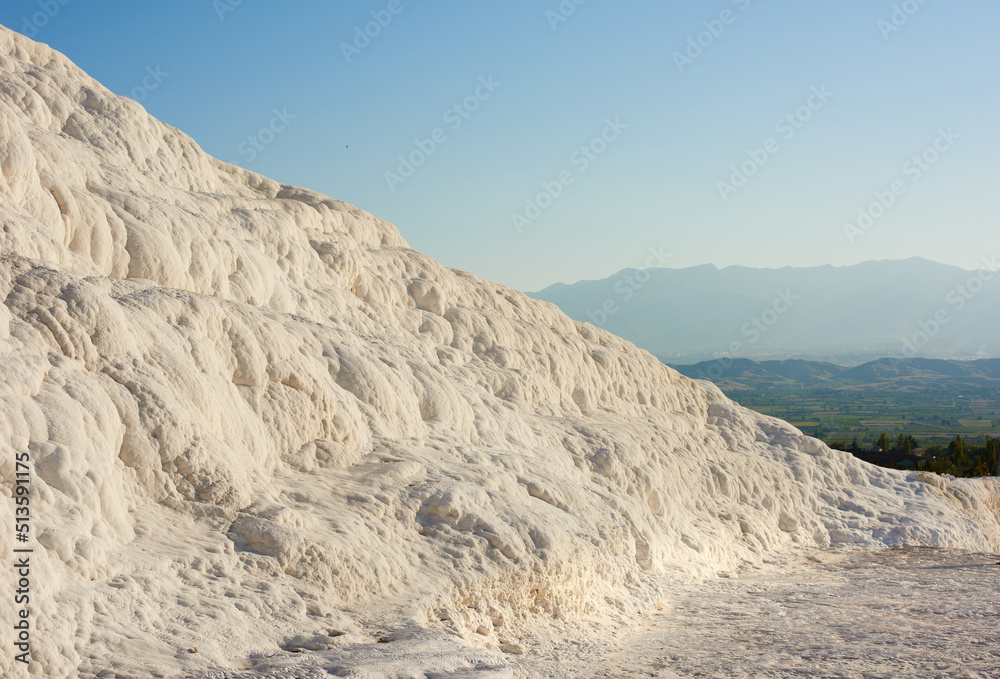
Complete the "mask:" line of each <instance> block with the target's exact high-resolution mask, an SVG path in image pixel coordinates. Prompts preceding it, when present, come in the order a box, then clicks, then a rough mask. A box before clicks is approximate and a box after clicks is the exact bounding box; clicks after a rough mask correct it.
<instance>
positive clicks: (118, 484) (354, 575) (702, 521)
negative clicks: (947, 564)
mask: <svg viewBox="0 0 1000 679" xmlns="http://www.w3.org/2000/svg"><path fill="white" fill-rule="evenodd" d="M0 170H2V177H0V219H2V233H0V252H2V255H0V257H2V259H0V298H2V299H3V305H2V306H0V442H2V450H0V475H2V477H3V484H2V489H3V493H4V494H5V495H6V497H5V498H4V500H3V501H2V502H0V517H2V520H0V553H2V554H3V559H4V562H5V563H6V562H7V560H8V558H10V555H11V554H12V550H13V549H14V548H15V547H18V546H23V545H21V544H19V543H15V542H14V530H13V526H14V500H13V499H12V497H11V495H12V492H13V490H12V489H13V488H14V486H15V454H16V453H18V452H23V451H28V452H29V453H30V458H31V470H32V471H31V474H32V476H31V489H32V490H31V497H32V504H31V511H32V517H31V521H32V523H31V531H32V535H31V543H30V546H32V547H33V548H34V550H35V551H34V553H33V555H32V572H31V580H32V582H31V590H32V601H31V611H32V618H31V622H32V658H33V661H32V664H31V665H30V668H25V667H23V666H22V665H21V664H20V663H16V662H15V661H14V649H13V640H14V639H13V633H12V632H10V631H7V632H2V633H0V637H2V638H0V675H2V676H5V677H6V676H12V677H13V676H21V675H24V676H27V675H28V673H29V671H30V674H31V675H33V676H40V677H52V678H55V677H76V676H81V677H89V676H93V675H96V674H99V673H101V672H102V671H104V672H105V674H104V675H103V676H137V677H148V676H171V675H175V674H183V673H190V674H198V673H207V672H208V671H209V670H218V669H219V668H239V667H241V666H244V665H241V664H240V663H241V659H246V658H249V657H251V656H253V655H254V654H265V655H266V654H277V656H281V654H283V653H287V652H289V651H291V650H297V651H302V652H303V653H305V654H308V653H311V652H313V651H314V650H316V649H322V648H326V647H335V646H337V645H338V644H340V645H352V644H353V645H356V646H357V647H358V648H362V649H364V648H371V649H373V650H374V649H387V650H388V649H390V648H392V647H393V644H398V645H399V646H398V647H399V648H405V647H406V643H407V642H406V639H407V638H410V637H413V636H414V635H417V636H419V635H425V636H427V638H436V639H439V640H442V641H440V645H441V646H442V647H444V646H448V647H449V648H457V649H459V650H457V651H449V653H450V655H448V654H444V655H447V657H448V658H449V660H447V662H445V660H441V661H440V663H443V665H448V667H451V668H452V669H454V670H455V671H458V670H460V669H461V668H462V667H468V668H475V667H476V666H477V663H478V664H480V665H481V664H482V663H483V662H485V661H484V660H483V658H484V657H485V658H494V659H497V658H499V659H500V660H499V661H498V662H501V663H502V662H503V658H504V657H513V655H514V654H516V653H520V652H526V653H527V652H529V651H530V650H531V648H533V646H532V644H536V645H538V647H540V648H544V646H545V644H546V643H548V642H547V641H546V640H547V639H551V638H554V637H557V636H562V635H566V634H571V633H572V634H584V633H585V632H586V631H587V630H591V629H605V630H607V629H613V628H614V627H615V626H616V625H621V624H625V623H627V622H628V621H630V620H633V619H634V618H635V616H636V614H637V612H641V611H648V610H650V608H651V606H652V605H653V602H655V601H656V599H657V597H658V592H659V588H658V585H657V583H658V582H660V583H662V582H664V580H665V579H667V578H670V577H674V578H676V577H682V576H692V575H693V576H705V575H714V574H716V573H718V572H727V573H728V572H731V571H735V570H737V569H739V568H740V567H741V565H746V564H753V563H759V562H760V561H761V560H763V559H765V558H767V557H768V555H769V554H775V553H781V552H786V553H787V552H789V551H790V550H794V549H803V548H814V547H816V546H822V547H825V546H831V545H833V546H836V545H845V544H849V545H856V546H858V547H861V548H877V547H881V546H884V545H939V546H951V547H961V548H966V549H970V550H988V551H997V550H998V549H1000V545H998V537H997V536H998V534H1000V526H998V518H997V502H996V498H997V496H998V495H1000V488H998V482H996V481H985V482H972V481H955V480H950V479H944V478H937V477H930V476H923V475H920V474H912V473H911V474H906V473H902V472H893V471H888V470H885V469H879V468H875V467H871V466H869V465H866V464H863V463H861V462H858V461H856V460H855V459H853V458H852V457H851V456H850V455H848V454H846V453H841V452H836V451H831V450H829V449H828V448H826V447H825V446H824V445H823V444H822V443H820V442H819V441H816V440H814V439H810V438H807V437H805V436H803V435H802V434H801V433H800V432H798V431H797V430H795V429H794V428H792V427H791V426H789V425H787V424H784V423H782V422H779V421H777V420H774V419H770V418H767V417H763V416H760V415H757V414H754V413H752V412H750V411H748V410H745V409H743V408H741V407H739V406H737V405H736V404H734V403H732V402H730V401H728V400H727V399H726V398H725V397H724V396H723V395H722V394H721V393H720V392H718V391H717V390H716V389H714V388H713V387H711V386H708V385H705V384H699V383H696V382H693V381H691V380H688V379H686V378H682V377H680V376H679V375H678V374H677V373H675V372H674V371H672V370H670V369H669V368H667V367H665V366H663V365H661V364H660V363H659V362H657V361H656V359H654V358H653V357H652V356H651V355H649V354H647V353H645V352H643V351H641V350H638V349H636V348H635V347H634V346H632V345H631V344H629V343H627V342H625V341H624V340H621V339H619V338H617V337H615V336H612V335H610V334H608V333H606V332H602V331H601V330H598V329H596V328H594V327H592V326H590V325H587V324H582V323H576V322H573V321H571V320H570V319H568V318H567V317H566V316H564V315H563V314H562V313H560V312H559V311H558V310H557V309H556V308H555V307H554V306H552V305H550V304H546V303H543V302H538V301H534V300H531V299H529V298H527V297H525V296H524V295H522V294H520V293H518V292H515V291H513V290H509V289H506V288H503V287H501V286H498V285H494V284H492V283H489V282H487V281H483V280H480V279H479V278H476V277H475V276H474V275H472V274H469V273H465V272H461V271H455V270H450V269H447V268H445V267H443V266H441V265H440V264H438V263H437V262H435V261H434V260H432V259H431V258H429V257H427V256H424V255H422V254H420V253H418V252H414V251H413V250H410V249H409V248H408V247H407V245H406V242H405V241H404V240H403V238H402V237H401V236H400V235H399V233H398V232H397V231H396V229H395V228H394V227H393V226H392V225H390V224H388V223H386V222H384V221H382V220H380V219H378V218H376V217H373V216H372V215H369V214H367V213H365V212H362V211H361V210H358V209H357V208H354V207H352V206H351V205H348V204H345V203H342V202H339V201H336V200H333V199H331V198H327V197H326V196H323V195H319V194H317V193H314V192H312V191H309V190H306V189H301V188H297V187H292V186H286V185H282V184H278V183H276V182H274V181H272V180H270V179H268V178H266V177H262V176H260V175H258V174H255V173H253V172H250V171H247V170H244V169H241V168H238V167H235V166H232V165H228V164H226V163H223V162H220V161H218V160H215V159H213V158H210V157H209V156H208V155H206V154H205V153H204V152H203V151H202V150H201V149H200V148H199V147H198V146H197V144H195V143H194V142H193V141H192V140H191V139H189V138H188V137H187V136H185V135H184V134H182V133H181V132H179V131H178V130H175V129H173V128H171V127H169V126H168V125H164V124H162V123H160V122H158V121H156V120H155V119H153V118H151V117H150V116H149V115H147V114H146V112H145V111H144V109H143V108H142V107H141V106H140V105H139V104H137V103H136V102H134V101H131V100H128V99H124V98H122V97H118V96H116V95H114V94H112V93H111V92H109V91H108V90H107V89H105V88H104V87H102V86H101V85H100V84H98V83H97V82H95V81H94V80H93V79H91V78H90V77H89V76H87V75H86V74H85V73H83V72H82V71H81V70H80V69H79V68H77V67H76V66H74V65H73V64H72V63H70V61H69V60H68V59H66V58H65V57H64V56H62V55H61V54H59V53H57V52H55V51H53V50H52V49H50V48H49V47H47V46H45V45H42V44H38V43H34V42H32V41H30V40H28V39H27V38H24V37H23V36H20V35H18V34H16V33H13V32H11V31H9V30H7V29H5V28H2V27H0ZM3 578H4V579H3V582H4V583H5V588H4V593H3V595H2V596H0V627H2V629H5V630H9V629H10V623H11V622H12V621H13V620H14V616H15V615H16V610H15V609H16V607H15V604H14V602H13V597H12V596H11V595H9V593H10V592H12V591H13V589H14V585H15V574H14V572H13V570H12V569H10V568H4V576H3ZM602 626H603V627H602ZM380 639H381V640H382V641H385V642H389V643H387V644H385V645H384V646H380V645H377V642H378V641H379V640H380ZM282 649H284V650H282ZM462 649H464V650H462ZM505 653H506V655H505ZM444 655H443V656H442V657H444ZM303 657H305V656H303ZM385 657H386V658H390V657H392V654H391V653H388V654H387V655H385ZM387 662H388V665H386V669H385V676H395V674H393V672H396V671H397V670H393V669H391V667H394V665H392V663H391V662H389V661H387ZM394 662H396V664H397V665H405V664H406V663H404V662H402V661H398V660H397V661H394ZM449 663H450V664H449ZM463 663H464V664H463ZM443 665H442V667H443ZM439 669H441V667H439ZM444 669H447V668H444ZM109 670H110V671H109ZM398 671H399V672H410V671H412V666H411V667H410V669H407V668H406V667H404V668H403V669H401V670H398ZM442 671H443V670H442ZM449 671H451V670H449ZM470 671H471V670H470ZM213 676H214V675H213ZM218 676H222V673H221V672H219V673H218ZM355 676H362V674H357V675H355ZM364 676H369V675H364ZM371 676H375V675H371ZM402 676H412V675H410V674H403V675H402ZM420 676H422V675H420ZM435 676H458V675H457V674H456V675H451V674H447V675H446V674H439V675H435ZM497 676H500V675H497Z"/></svg>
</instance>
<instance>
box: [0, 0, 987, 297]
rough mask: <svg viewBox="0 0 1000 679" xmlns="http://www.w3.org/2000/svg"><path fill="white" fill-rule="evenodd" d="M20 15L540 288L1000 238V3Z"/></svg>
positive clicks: (241, 141)
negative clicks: (667, 270) (659, 270)
mask: <svg viewBox="0 0 1000 679" xmlns="http://www.w3.org/2000/svg"><path fill="white" fill-rule="evenodd" d="M0 23H3V24H4V25H6V26H8V27H10V28H13V29H15V30H18V31H21V32H22V33H26V34H29V35H30V36H31V37H33V38H34V39H36V40H40V41H42V42H46V43H49V44H50V45H52V46H53V47H55V48H56V49H58V50H60V51H62V52H63V53H65V54H67V55H68V56H69V57H70V58H71V59H73V60H74V61H75V62H76V63H77V64H79V65H80V66H81V67H82V68H83V69H85V70H86V71H88V72H89V73H90V74H91V75H92V76H94V77H95V78H97V79H98V80H99V81H101V82H103V83H104V84H105V85H106V86H107V87H109V88H110V89H112V90H113V91H115V92H117V93H119V94H123V95H128V96H133V97H135V98H137V99H140V100H141V102H142V104H143V105H144V106H145V107H146V108H147V109H148V110H149V112H150V113H152V114H153V115H155V116H156V117H158V118H160V119H161V120H163V121H164V122H167V123H169V124H171V125H174V126H176V127H178V128H180V129H181V130H183V131H184V132H186V133H188V134H189V135H191V136H192V137H193V138H194V139H195V140H196V141H197V142H198V143H199V144H200V145H201V146H202V147H203V148H204V149H205V150H206V151H207V152H209V153H210V154H212V155H214V156H216V157H218V158H220V159H222V160H227V161H230V162H233V163H237V164H239V165H243V166H245V167H249V168H251V169H253V170H255V171H258V172H261V173H263V174H266V175H268V176H270V177H273V178H274V179H277V180H278V181H282V182H287V183H291V184H297V185H302V186H307V187H310V188H313V189H315V190H318V191H321V192H323V193H327V194H329V195H331V196H333V197H335V198H338V199H340V200H345V201H347V202H350V203H353V204H355V205H357V206H358V207H361V208H363V209H365V210H368V211H370V212H373V213H374V214H376V215H378V216H380V217H383V218H385V219H387V220H389V221H391V222H393V223H394V224H395V225H396V226H397V227H398V228H399V230H400V231H401V232H402V234H403V235H404V237H405V238H406V239H407V240H408V242H409V243H410V245H411V246H412V247H414V248H416V249H418V250H421V251H424V252H426V253H428V254H430V255H432V256H434V257H436V258H438V259H439V260H440V261H442V262H443V263H444V264H446V265H448V266H452V267H456V268H460V269H465V270H469V271H473V272H475V273H477V274H478V275H480V276H482V277H484V278H488V279H491V280H494V281H497V282H500V283H505V284H508V285H511V286H513V287H517V288H520V289H523V290H536V289H539V288H542V287H544V286H546V285H549V284H551V283H554V282H557V281H563V282H572V281H575V280H578V279H581V278H601V277H604V276H608V275H611V274H612V273H614V272H615V271H618V270H620V269H622V268H625V267H641V266H645V265H647V264H653V265H663V266H670V267H681V266H689V265H695V264H703V263H708V262H711V263H715V264H716V265H719V266H726V265H730V264H744V265H748V266H764V267H776V266H783V265H788V264H794V265H800V266H809V265H817V264H838V265H839V264H851V263H855V262H860V261H865V260H871V259H884V258H892V259H899V258H904V257H910V256H923V257H927V258H929V259H934V260H937V261H942V262H947V263H951V264H957V265H959V266H965V267H966V268H975V267H976V266H977V265H978V264H979V263H980V260H981V259H982V258H983V257H985V256H990V255H995V254H997V252H998V250H1000V245H998V239H997V237H996V233H997V230H996V226H997V215H998V214H1000V209H998V208H1000V191H998V190H997V188H996V183H997V179H998V172H997V169H996V162H997V159H998V158H1000V126H998V124H997V121H998V120H1000V89H998V85H1000V82H998V80H1000V78H998V75H1000V41H998V40H997V35H1000V5H998V3H997V2H996V1H995V0H962V2H945V0H923V1H920V0H906V1H905V2H904V1H900V0H863V1H862V0H848V1H836V2H835V1H834V0H827V1H826V2H816V1H809V0H768V1H767V2H765V1H764V0H735V1H734V0H712V1H708V2H680V1H674V2H666V1H664V2H637V1H628V2H621V1H619V2H610V1H608V0H563V1H562V2H561V3H560V2H559V1H558V0H550V1H548V2H546V1H540V2H517V1H508V2H477V1H471V0H470V1H466V2H448V3H445V2H432V1H431V0H377V1H358V2H331V1H329V0H327V1H322V2H321V1H318V0H301V1H297V2H287V1H286V2H277V1H267V0H215V1H214V2H213V0H170V1H169V2H167V1H165V0H127V1H126V0H111V1H108V0H102V1H101V2H88V1H86V0H32V1H27V0H4V2H3V5H2V7H0ZM366 33H367V35H366ZM274 130H277V131H276V132H275V131H274ZM935 146H936V148H935ZM914 156H917V160H916V161H914ZM401 157H402V158H403V159H405V160H406V162H401ZM734 167H735V170H736V172H735V173H734ZM734 174H735V176H734ZM539 194H542V195H541V196H539ZM876 195H879V196H880V197H881V202H882V203H883V204H885V205H888V207H885V208H883V207H882V206H881V205H877V204H876V206H875V207H874V209H868V208H869V207H870V206H871V205H872V204H873V203H875V202H876V200H877V198H876ZM528 201H531V203H532V204H533V205H534V206H535V207H532V206H531V205H529V202H528ZM862 209H865V210H866V212H867V213H868V215H869V216H871V217H872V219H870V220H867V219H866V216H865V215H863V214H861V213H860V212H859V211H860V210H862ZM848 225H850V227H851V228H847V226H848ZM651 248H652V250H653V251H656V252H666V253H669V254H670V256H669V257H661V258H656V257H652V256H651V254H650V252H651Z"/></svg>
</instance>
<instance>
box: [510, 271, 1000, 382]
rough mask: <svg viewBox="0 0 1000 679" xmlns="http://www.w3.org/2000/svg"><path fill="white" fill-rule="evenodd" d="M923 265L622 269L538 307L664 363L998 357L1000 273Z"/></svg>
mask: <svg viewBox="0 0 1000 679" xmlns="http://www.w3.org/2000/svg"><path fill="white" fill-rule="evenodd" d="M994 268H995V265H993V264H991V263H988V262H984V269H983V270H982V271H978V272H974V271H967V270H965V269H961V268H958V267H955V266H949V265H945V264H939V263H936V262H932V261H929V260H926V259H921V258H912V259H906V260H901V261H888V260H886V261H877V262H865V263H863V264H858V265H855V266H846V267H833V266H820V267H811V268H795V267H785V268H781V269H753V268H748V267H741V266H732V267H727V268H724V269H719V268H716V267H715V266H712V265H705V266H698V267H691V268H686V269H645V270H637V269H626V270H623V271H621V272H619V273H618V274H616V275H614V276H611V277H610V278H605V279H603V280H597V281H580V282H578V283H573V284H571V285H565V284H557V285H553V286H550V287H548V288H545V289H544V290H541V291H540V292H535V293H529V294H530V295H531V296H532V297H536V298H538V299H543V300H546V301H549V302H552V303H554V304H556V305H557V306H558V307H560V308H561V309H562V310H563V311H564V312H566V313H567V314H568V315H569V316H571V317H572V318H574V319H576V320H579V321H587V322H590V323H593V324H594V325H597V326H599V327H602V328H605V329H607V330H610V331H611V332H614V333H616V334H618V335H620V336H622V337H624V338H626V339H628V340H631V341H632V342H634V343H636V344H638V345H639V346H640V347H642V348H644V349H646V350H648V351H650V352H651V353H653V354H655V355H657V356H658V357H659V358H660V359H661V360H664V361H665V362H667V363H673V362H688V363H691V362H695V361H698V360H702V359H706V358H714V357H718V356H728V357H730V358H751V359H758V360H760V359H767V358H777V357H782V358H784V357H798V358H806V359H822V360H830V361H834V362H842V363H861V362H864V361H867V360H871V359H873V358H877V357H882V356H893V355H895V356H903V357H923V358H947V359H972V358H980V357H984V356H992V355H1000V314H997V313H996V310H997V309H998V308H1000V275H997V274H996V273H995V272H994V271H992V270H991V269H994Z"/></svg>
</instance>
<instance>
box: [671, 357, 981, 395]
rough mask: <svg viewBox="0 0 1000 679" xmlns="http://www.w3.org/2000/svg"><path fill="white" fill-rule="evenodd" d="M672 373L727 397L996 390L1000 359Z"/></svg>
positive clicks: (723, 363) (734, 366) (737, 363)
mask: <svg viewBox="0 0 1000 679" xmlns="http://www.w3.org/2000/svg"><path fill="white" fill-rule="evenodd" d="M672 367H673V368H674V369H675V370H677V371H678V372H680V373H681V374H682V375H686V376H688V377H693V378H696V379H703V380H711V381H712V382H715V383H716V384H717V385H719V387H721V388H722V389H724V390H726V391H731V390H736V389H766V388H768V387H795V386H802V387H814V386H823V387H830V388H832V389H847V388H861V387H864V388H871V389H889V388H891V389H894V390H897V391H909V390H916V389H935V390H939V391H949V392H950V391H955V390H961V389H980V388H986V389H990V388H993V389H997V390H1000V359H997V358H991V359H982V360H977V361H946V360H940V359H927V358H913V359H901V360H896V359H889V358H882V359H878V360H875V361H870V362H868V363H865V364H863V365H859V366H855V367H853V368H847V367H844V366H839V365H834V364H832V363H825V362H818V361H802V360H788V361H761V362H756V361H751V360H748V359H745V358H740V359H734V360H727V359H721V360H719V359H716V360H711V361H702V362H700V363H695V364H692V365H674V366H672Z"/></svg>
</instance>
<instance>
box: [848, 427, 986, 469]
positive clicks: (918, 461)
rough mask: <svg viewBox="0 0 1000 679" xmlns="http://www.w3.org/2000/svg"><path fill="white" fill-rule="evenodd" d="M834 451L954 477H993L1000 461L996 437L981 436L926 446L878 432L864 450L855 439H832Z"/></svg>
mask: <svg viewBox="0 0 1000 679" xmlns="http://www.w3.org/2000/svg"><path fill="white" fill-rule="evenodd" d="M829 445H830V447H831V448H833V449H835V450H844V451H847V452H849V453H851V454H853V455H854V456H855V457H859V458H861V459H863V460H865V461H866V462H871V463H872V464H877V465H879V466H882V467H890V468H893V469H898V468H900V467H903V468H913V469H917V470H920V471H929V472H935V473H938V474H951V475H952V476H955V477H973V476H996V475H1000V474H998V469H997V465H998V463H1000V439H995V438H985V437H984V438H983V440H982V443H981V445H975V444H974V443H972V442H970V441H969V440H967V439H964V438H962V436H961V435H958V436H956V437H955V438H954V440H953V441H951V442H950V443H949V444H948V446H947V447H944V446H927V447H926V448H923V449H921V450H920V451H919V452H918V450H917V449H918V448H920V443H919V442H918V441H917V440H916V439H915V438H913V437H912V436H910V435H909V434H899V435H898V436H897V437H896V438H895V439H891V438H890V437H889V435H888V434H886V433H885V432H882V435H881V436H879V438H878V441H877V442H876V444H875V447H874V449H871V450H866V449H863V448H862V447H861V446H860V445H858V441H857V439H855V440H853V441H851V443H850V445H844V444H843V443H840V442H837V441H834V442H832V443H830V444H829Z"/></svg>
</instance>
